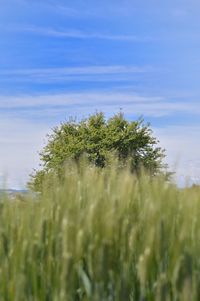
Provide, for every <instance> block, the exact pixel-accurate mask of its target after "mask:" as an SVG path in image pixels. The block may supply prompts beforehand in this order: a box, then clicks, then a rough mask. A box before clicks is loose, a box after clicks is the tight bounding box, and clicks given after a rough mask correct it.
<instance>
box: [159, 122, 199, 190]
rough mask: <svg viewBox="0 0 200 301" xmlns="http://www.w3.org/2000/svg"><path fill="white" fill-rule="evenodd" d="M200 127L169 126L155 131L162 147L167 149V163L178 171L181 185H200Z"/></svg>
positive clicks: (178, 179) (177, 176) (177, 178)
mask: <svg viewBox="0 0 200 301" xmlns="http://www.w3.org/2000/svg"><path fill="white" fill-rule="evenodd" d="M199 132H200V126H199V125H197V126H185V125H184V126H175V125H172V126H167V127H165V128H159V129H158V128H157V129H154V133H155V135H156V137H158V138H159V140H160V143H161V146H162V147H164V148H165V149H166V155H167V157H166V161H167V162H168V163H169V166H170V167H171V168H172V169H174V170H175V171H176V180H177V182H178V183H179V184H180V185H184V184H185V183H186V182H188V183H197V184H200V153H199V151H200V141H199Z"/></svg>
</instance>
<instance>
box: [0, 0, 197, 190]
mask: <svg viewBox="0 0 200 301" xmlns="http://www.w3.org/2000/svg"><path fill="white" fill-rule="evenodd" d="M199 11H200V2H199V1H197V0H168V1H158V0H157V1H156V0H129V1H128V0H101V1H99V0H98V1H97V0H84V1H81V0H73V1H64V0H56V1H54V0H45V1H44V0H40V1H38V0H34V1H32V0H0V180H1V181H0V185H1V186H2V185H5V184H6V185H7V187H9V188H16V189H19V188H24V187H25V184H26V182H27V180H28V177H29V174H30V173H31V172H32V171H33V169H34V168H38V164H39V151H41V150H42V148H43V147H44V146H45V144H46V143H47V137H46V134H48V133H51V131H52V128H53V127H55V126H57V125H59V124H60V123H61V122H64V121H66V120H68V118H69V117H77V118H85V117H87V116H88V115H89V114H92V113H94V112H96V111H103V112H104V113H105V115H106V117H110V116H112V115H113V114H115V113H117V112H119V111H120V110H121V111H122V112H124V115H125V117H126V118H127V119H129V120H135V119H137V118H139V117H140V116H143V117H144V120H145V121H146V122H150V123H151V128H152V129H153V133H154V136H156V137H157V138H158V139H159V141H160V146H161V147H164V148H165V149H166V162H167V163H168V164H169V167H170V168H171V169H175V170H176V180H177V182H178V183H179V184H180V185H183V184H184V183H185V181H186V179H188V177H189V178H190V182H192V183H200V155H199V150H200V139H199V133H200V84H199V83H200V18H199Z"/></svg>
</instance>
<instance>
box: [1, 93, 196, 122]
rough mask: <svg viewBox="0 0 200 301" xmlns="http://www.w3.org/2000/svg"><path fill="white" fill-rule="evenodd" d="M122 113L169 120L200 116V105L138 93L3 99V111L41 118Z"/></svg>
mask: <svg viewBox="0 0 200 301" xmlns="http://www.w3.org/2000/svg"><path fill="white" fill-rule="evenodd" d="M120 108H121V109H122V110H123V111H124V113H127V114H134V115H144V116H151V117H160V116H168V115H173V114H177V113H187V114H200V107H199V106H197V102H196V101H195V102H191V103H182V102H181V101H179V102H175V101H174V102H172V101H169V100H167V99H165V98H164V97H160V96H152V97H150V96H145V95H144V96H143V95H139V94H136V93H134V92H118V91H112V92H108V91H104V92H102V91H94V92H82V93H81V92H80V93H65V94H54V95H33V96H30V95H27V96H26V95H23V96H19V97H14V96H13V97H12V96H0V110H5V109H7V110H11V109H12V112H13V109H17V111H16V112H14V113H16V114H17V112H19V114H20V113H21V112H20V111H19V110H30V109H32V112H31V113H32V114H33V115H34V114H35V111H34V110H36V109H37V112H36V114H37V116H38V114H39V113H40V110H41V112H42V113H44V112H46V113H47V112H48V115H51V114H52V115H55V114H57V115H59V113H60V112H63V110H66V111H67V112H68V113H70V114H72V115H74V110H75V111H76V114H77V115H80V114H85V113H86V114H88V113H90V112H94V111H95V110H97V109H98V110H103V111H104V112H106V113H112V112H113V110H114V111H115V110H118V111H119V109H120Z"/></svg>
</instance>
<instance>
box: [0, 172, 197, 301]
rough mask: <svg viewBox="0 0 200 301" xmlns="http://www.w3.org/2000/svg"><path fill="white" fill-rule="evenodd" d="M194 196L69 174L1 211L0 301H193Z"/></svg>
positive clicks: (125, 178)
mask: <svg viewBox="0 0 200 301" xmlns="http://www.w3.org/2000/svg"><path fill="white" fill-rule="evenodd" d="M199 216H200V192H199V191H198V190H188V191H187V190H185V191H180V190H178V189H177V188H176V187H175V186H173V185H169V184H166V183H165V182H164V181H163V180H162V179H155V180H152V179H150V178H149V177H147V176H143V177H142V178H141V179H140V180H137V179H136V178H134V177H133V176H132V175H130V174H129V172H128V171H127V170H124V171H122V170H121V171H120V172H119V171H117V169H116V168H111V169H105V170H103V171H101V172H100V171H99V170H97V169H95V168H89V167H85V168H83V169H81V170H79V171H78V170H77V169H76V168H75V167H71V168H70V169H69V170H68V173H66V178H65V181H64V184H62V185H59V183H58V182H57V181H56V180H54V182H53V183H51V185H50V183H48V185H47V187H46V188H45V189H44V193H43V195H42V196H38V197H31V196H27V197H25V199H23V198H21V199H19V200H16V201H9V200H8V199H7V197H6V196H4V197H2V199H1V205H0V300H2V301H11V300H15V301H23V300H24V301H29V300H31V301H33V300H34V301H36V300H38V301H50V300H53V301H62V300H63V301H76V300H77V301H78V300H91V301H104V300H109V301H112V300H113V301H126V300H127V301H128V300H152V301H154V300H155V301H159V300H160V301H165V300H177V301H178V300H180V301H184V300H192V301H195V300H200V256H199V255H200V219H199Z"/></svg>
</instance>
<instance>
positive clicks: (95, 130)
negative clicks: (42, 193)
mask: <svg viewBox="0 0 200 301" xmlns="http://www.w3.org/2000/svg"><path fill="white" fill-rule="evenodd" d="M158 142H159V141H158V140H157V139H156V138H155V137H153V136H152V130H151V128H150V125H149V124H145V123H144V121H143V119H139V120H137V121H131V122H130V121H127V120H126V119H125V118H124V115H123V114H122V113H119V114H117V115H114V116H113V117H112V118H110V119H108V120H106V118H105V116H104V114H103V113H96V114H94V115H92V116H90V117H89V118H87V119H84V120H82V121H80V122H76V120H69V121H68V122H66V123H62V124H61V125H60V126H58V127H55V128H54V129H53V132H52V134H51V135H48V143H47V145H46V146H45V147H44V149H43V150H42V152H41V153H40V159H41V161H42V165H41V166H42V169H41V170H39V171H35V173H34V174H33V175H32V176H31V181H30V183H29V186H31V187H32V188H34V189H35V190H40V189H41V184H42V181H43V179H44V178H45V175H47V174H56V175H62V173H63V168H64V167H65V165H66V162H67V161H69V159H71V160H74V161H75V162H79V160H80V158H81V157H82V156H83V155H85V156H86V157H87V159H88V161H89V162H91V163H92V164H94V165H95V166H97V167H105V166H106V165H108V163H109V162H110V158H111V156H112V154H115V156H116V157H117V159H118V160H119V162H120V163H121V165H122V166H124V165H125V164H127V163H129V164H130V166H131V169H132V171H133V172H138V171H139V170H140V168H141V167H143V168H145V169H146V170H147V171H148V172H150V173H151V174H152V175H155V174H158V173H159V172H161V171H162V170H163V168H164V164H163V163H162V160H163V158H164V157H165V155H164V150H163V149H161V148H160V147H158Z"/></svg>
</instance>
